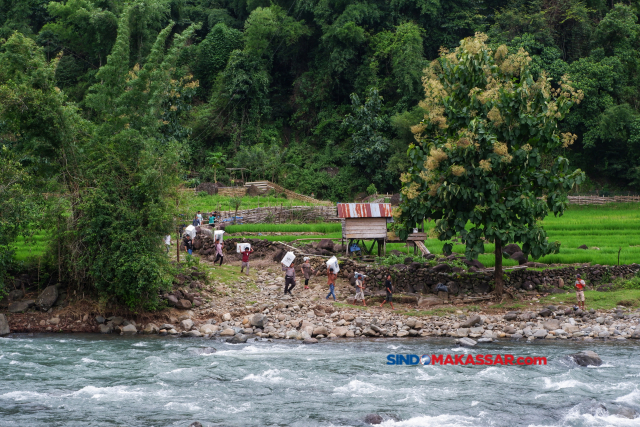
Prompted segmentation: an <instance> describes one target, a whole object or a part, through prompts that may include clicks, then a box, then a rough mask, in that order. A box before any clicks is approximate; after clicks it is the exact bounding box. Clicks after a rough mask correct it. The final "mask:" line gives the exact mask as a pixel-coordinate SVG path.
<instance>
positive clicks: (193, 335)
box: [183, 331, 202, 338]
mask: <svg viewBox="0 0 640 427" xmlns="http://www.w3.org/2000/svg"><path fill="white" fill-rule="evenodd" d="M183 336H185V337H191V338H200V337H201V336H202V333H201V332H200V331H187V332H185V333H184V334H183Z"/></svg>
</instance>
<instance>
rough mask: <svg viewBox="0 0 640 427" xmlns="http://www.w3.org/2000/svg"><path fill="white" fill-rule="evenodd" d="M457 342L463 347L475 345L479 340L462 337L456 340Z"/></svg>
mask: <svg viewBox="0 0 640 427" xmlns="http://www.w3.org/2000/svg"><path fill="white" fill-rule="evenodd" d="M456 342H457V343H458V344H460V345H461V346H463V347H473V346H475V345H476V344H477V342H476V341H474V340H472V339H471V338H460V339H459V340H456Z"/></svg>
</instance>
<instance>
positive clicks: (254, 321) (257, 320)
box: [251, 314, 266, 328]
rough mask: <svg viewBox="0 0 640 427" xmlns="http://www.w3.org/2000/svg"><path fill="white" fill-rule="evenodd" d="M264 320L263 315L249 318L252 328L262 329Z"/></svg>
mask: <svg viewBox="0 0 640 427" xmlns="http://www.w3.org/2000/svg"><path fill="white" fill-rule="evenodd" d="M265 320H266V318H265V316H264V315H263V314H255V315H254V316H253V317H252V318H251V326H253V327H254V328H264V322H265Z"/></svg>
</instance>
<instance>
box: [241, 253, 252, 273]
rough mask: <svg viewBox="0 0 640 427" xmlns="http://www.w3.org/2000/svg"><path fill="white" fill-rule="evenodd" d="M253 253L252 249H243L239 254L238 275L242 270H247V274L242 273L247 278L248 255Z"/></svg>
mask: <svg viewBox="0 0 640 427" xmlns="http://www.w3.org/2000/svg"><path fill="white" fill-rule="evenodd" d="M252 253H253V249H247V247H246V246H245V247H244V251H242V252H241V254H242V264H240V273H242V270H244V268H245V267H246V268H247V272H246V273H244V274H246V275H247V276H248V275H249V255H251V254H252Z"/></svg>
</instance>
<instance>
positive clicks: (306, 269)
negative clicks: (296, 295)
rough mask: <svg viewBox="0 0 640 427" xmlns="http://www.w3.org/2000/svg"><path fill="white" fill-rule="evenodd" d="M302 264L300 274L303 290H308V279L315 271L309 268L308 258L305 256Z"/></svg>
mask: <svg viewBox="0 0 640 427" xmlns="http://www.w3.org/2000/svg"><path fill="white" fill-rule="evenodd" d="M303 260H304V263H303V264H302V266H301V267H302V274H303V275H304V288H305V289H309V279H310V278H311V275H312V274H314V273H315V270H314V269H313V268H311V264H310V263H309V257H308V256H306V257H304V258H303Z"/></svg>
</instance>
